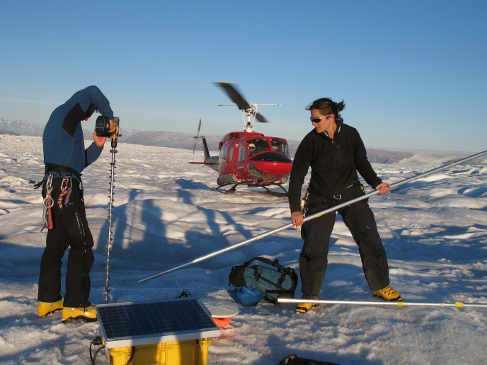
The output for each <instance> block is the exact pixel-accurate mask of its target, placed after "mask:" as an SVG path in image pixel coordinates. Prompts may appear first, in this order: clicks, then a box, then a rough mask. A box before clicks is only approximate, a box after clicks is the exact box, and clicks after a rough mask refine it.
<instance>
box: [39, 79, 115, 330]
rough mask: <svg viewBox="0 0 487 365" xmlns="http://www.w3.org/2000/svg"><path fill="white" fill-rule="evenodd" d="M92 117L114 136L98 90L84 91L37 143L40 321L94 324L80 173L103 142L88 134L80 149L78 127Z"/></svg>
mask: <svg viewBox="0 0 487 365" xmlns="http://www.w3.org/2000/svg"><path fill="white" fill-rule="evenodd" d="M95 111H98V112H99V113H100V114H102V115H103V116H104V117H106V118H108V119H110V132H112V133H117V134H118V124H117V123H115V122H114V121H113V111H112V109H111V107H110V103H109V101H108V99H107V98H106V97H105V95H103V93H102V92H101V91H100V89H99V88H98V87H96V86H88V87H87V88H85V89H82V90H80V91H78V92H76V93H75V94H74V95H73V96H72V97H71V98H69V99H68V100H67V101H66V102H65V103H64V104H62V105H60V106H58V107H57V108H56V109H54V111H53V112H52V114H51V116H50V118H49V120H48V122H47V124H46V126H45V128H44V133H43V137H42V143H43V152H44V164H45V176H44V179H43V182H42V183H43V189H42V195H43V198H44V216H45V223H46V227H47V228H48V232H47V238H46V248H45V250H44V253H43V255H42V259H41V264H40V274H39V289H38V298H37V299H38V315H39V316H40V317H43V316H46V315H48V314H50V313H52V312H54V311H57V310H61V309H62V321H63V322H64V321H66V320H69V319H75V318H80V319H84V320H88V321H91V320H92V321H94V320H96V309H95V307H94V306H92V305H91V303H90V301H89V294H90V276H89V273H90V270H91V267H92V265H93V261H94V256H93V252H92V247H93V237H92V235H91V232H90V229H89V227H88V221H87V219H86V213H85V206H84V201H83V184H82V182H81V172H82V171H83V169H84V168H85V167H87V166H88V165H90V164H91V163H93V162H94V161H95V160H96V159H97V158H98V157H99V156H100V154H101V152H102V151H103V146H104V144H105V140H106V137H99V136H97V135H96V133H95V132H93V143H91V145H90V146H89V147H88V148H85V144H84V136H83V130H82V128H81V121H83V120H88V119H89V118H90V117H91V115H92V114H93V113H94V112H95ZM68 247H69V248H70V250H69V257H68V263H67V272H66V280H65V284H66V290H65V295H64V297H62V296H61V265H62V258H63V256H64V252H65V250H66V249H67V248H68Z"/></svg>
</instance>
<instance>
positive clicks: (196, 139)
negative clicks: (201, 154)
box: [193, 118, 201, 158]
mask: <svg viewBox="0 0 487 365" xmlns="http://www.w3.org/2000/svg"><path fill="white" fill-rule="evenodd" d="M200 130H201V118H200V121H199V122H198V129H197V130H196V136H194V137H193V139H194V140H195V141H194V144H193V158H194V151H195V149H196V143H197V142H198V140H199V139H200V138H201V137H200Z"/></svg>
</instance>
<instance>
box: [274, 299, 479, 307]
mask: <svg viewBox="0 0 487 365" xmlns="http://www.w3.org/2000/svg"><path fill="white" fill-rule="evenodd" d="M304 301H305V302H306V303H316V304H350V305H376V306H383V305H389V306H391V305H392V306H396V307H405V306H416V307H457V308H463V307H472V308H486V309H487V304H476V303H462V302H455V303H412V302H403V301H397V302H372V301H353V300H322V299H291V298H278V299H277V302H278V303H303V302H304Z"/></svg>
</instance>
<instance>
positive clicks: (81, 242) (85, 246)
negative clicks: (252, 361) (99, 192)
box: [37, 172, 94, 307]
mask: <svg viewBox="0 0 487 365" xmlns="http://www.w3.org/2000/svg"><path fill="white" fill-rule="evenodd" d="M60 175H62V174H59V173H58V172H54V176H55V177H54V178H53V180H52V187H53V188H52V192H51V196H52V198H53V201H54V206H53V207H52V218H53V222H54V227H53V229H50V230H49V231H48V233H47V239H46V248H45V250H44V253H43V255H42V259H41V267H40V275H39V290H38V297H37V299H38V300H39V301H43V302H54V301H57V300H59V299H60V298H61V266H62V258H63V256H64V251H65V250H66V249H67V248H68V247H69V248H70V249H69V257H68V264H67V273H66V280H65V285H66V290H65V295H64V306H66V307H86V306H88V305H89V304H90V302H89V295H90V276H89V273H90V270H91V267H92V266H93V261H94V256H93V252H92V247H93V237H92V235H91V232H90V229H89V228H88V221H87V220H86V214H85V206H84V201H83V188H82V183H81V180H79V178H77V177H74V176H71V175H69V174H68V175H65V176H60ZM63 179H65V184H66V181H69V187H70V189H71V191H70V192H68V194H66V195H65V196H63V197H62V199H58V197H59V195H60V191H61V183H62V181H63ZM66 179H67V180H66ZM42 195H43V197H45V196H46V182H44V185H43V192H42Z"/></svg>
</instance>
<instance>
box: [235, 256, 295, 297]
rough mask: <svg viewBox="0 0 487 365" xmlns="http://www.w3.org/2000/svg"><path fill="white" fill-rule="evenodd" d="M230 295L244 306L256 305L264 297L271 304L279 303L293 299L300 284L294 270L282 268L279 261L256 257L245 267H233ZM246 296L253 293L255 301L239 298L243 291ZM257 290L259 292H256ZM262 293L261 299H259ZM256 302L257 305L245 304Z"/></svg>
mask: <svg viewBox="0 0 487 365" xmlns="http://www.w3.org/2000/svg"><path fill="white" fill-rule="evenodd" d="M229 282H230V289H229V292H230V295H232V297H234V299H235V300H236V301H237V302H239V303H240V304H243V305H256V304H257V303H258V301H259V300H260V299H261V298H262V297H263V298H264V299H265V300H267V301H268V302H271V303H277V298H293V297H294V291H295V290H296V286H297V283H298V276H297V275H296V272H295V271H294V269H293V268H290V267H284V266H282V265H281V264H280V263H279V261H278V260H277V259H275V260H270V259H268V258H265V257H261V256H259V257H254V258H253V259H251V260H249V261H247V262H245V263H244V264H243V265H239V266H233V267H232V270H231V272H230V276H229ZM243 288H246V289H250V290H245V293H246V294H249V293H253V294H254V297H253V300H249V298H248V297H246V298H239V294H240V293H239V292H242V289H243ZM256 289H257V290H256ZM258 293H260V294H261V295H260V298H258V295H257V294H258ZM242 299H243V300H245V301H246V302H254V301H255V304H244V303H242Z"/></svg>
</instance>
